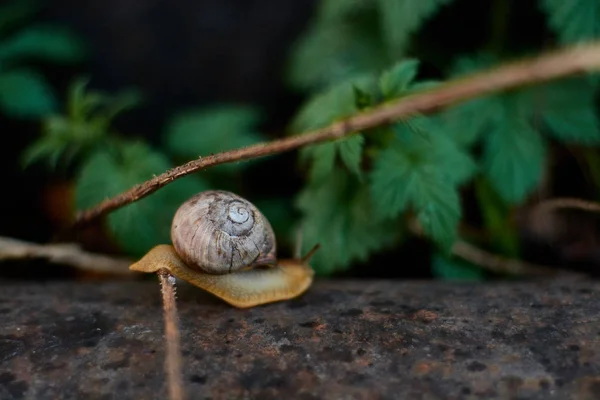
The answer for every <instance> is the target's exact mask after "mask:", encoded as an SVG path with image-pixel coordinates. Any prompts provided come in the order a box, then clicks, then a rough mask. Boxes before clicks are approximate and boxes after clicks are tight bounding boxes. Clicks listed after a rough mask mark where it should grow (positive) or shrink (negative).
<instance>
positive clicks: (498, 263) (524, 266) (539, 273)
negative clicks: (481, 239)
mask: <svg viewBox="0 0 600 400" xmlns="http://www.w3.org/2000/svg"><path fill="white" fill-rule="evenodd" d="M408 228H409V230H410V231H411V232H412V233H413V234H414V235H417V236H423V230H422V228H421V226H420V225H419V223H418V222H417V221H416V220H415V219H414V218H411V219H409V220H408ZM451 252H452V254H453V255H454V256H457V257H460V258H462V259H464V260H466V261H468V262H470V263H472V264H474V265H478V266H480V267H481V268H483V269H485V270H487V271H490V272H494V273H500V274H510V275H515V276H524V277H552V276H562V277H570V278H583V277H585V276H586V275H585V274H581V273H578V272H573V271H568V270H564V269H561V268H558V267H551V266H546V265H538V264H531V263H528V262H524V261H521V260H517V259H514V258H506V257H501V256H499V255H497V254H493V253H490V252H488V251H486V250H483V249H480V248H478V247H476V246H475V245H473V244H471V243H468V242H465V241H463V240H457V241H456V242H455V243H454V245H453V246H452V249H451Z"/></svg>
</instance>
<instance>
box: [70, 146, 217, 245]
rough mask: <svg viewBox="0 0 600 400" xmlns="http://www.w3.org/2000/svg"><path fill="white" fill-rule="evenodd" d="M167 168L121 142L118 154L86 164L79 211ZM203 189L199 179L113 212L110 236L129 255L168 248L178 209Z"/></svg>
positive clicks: (162, 160)
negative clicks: (158, 248) (159, 246)
mask: <svg viewBox="0 0 600 400" xmlns="http://www.w3.org/2000/svg"><path fill="white" fill-rule="evenodd" d="M170 167H171V165H170V163H169V162H168V160H167V158H166V157H165V156H164V155H163V154H161V153H159V152H156V151H153V150H152V149H150V148H149V147H148V146H146V145H145V144H142V143H124V144H122V145H121V147H120V149H119V153H118V154H114V153H110V152H108V151H103V150H101V151H98V152H96V153H95V154H94V155H92V156H91V157H90V158H88V159H87V161H86V163H85V164H84V165H83V167H82V168H81V171H80V173H79V175H78V178H77V185H76V191H75V192H76V193H75V198H76V205H77V208H79V209H82V208H88V207H91V206H92V205H94V204H97V203H98V202H100V201H102V200H104V199H106V198H107V197H110V196H114V195H117V194H118V193H121V192H123V191H125V190H127V189H130V188H131V187H132V186H134V185H136V184H139V183H141V182H143V181H144V180H146V179H149V178H151V177H152V176H153V175H156V174H159V173H162V172H164V171H166V170H167V169H169V168H170ZM189 178H191V179H189ZM207 188H208V186H207V185H206V184H205V183H204V182H203V181H201V180H200V179H199V178H198V177H186V178H184V179H179V180H177V181H175V182H173V183H171V184H169V185H168V186H166V187H164V188H162V189H161V190H159V191H157V192H156V193H154V194H152V195H151V196H148V197H146V198H144V199H141V200H139V201H137V202H135V203H133V204H130V205H128V206H126V207H123V208H121V209H119V210H116V211H115V212H113V213H111V214H110V215H109V216H108V226H109V228H110V232H111V233H112V235H113V236H114V238H115V239H116V241H117V242H118V244H119V245H120V246H121V247H122V248H123V249H124V251H126V252H127V253H128V254H131V255H132V256H140V255H142V254H144V253H145V252H147V251H148V250H149V249H150V248H151V247H153V246H155V245H157V244H161V243H169V242H170V237H169V231H170V228H171V219H172V217H173V214H174V213H175V211H176V209H177V207H179V205H180V204H181V203H182V202H183V201H185V200H186V199H188V198H189V197H190V196H192V195H193V194H195V193H197V192H199V191H202V190H206V189H207Z"/></svg>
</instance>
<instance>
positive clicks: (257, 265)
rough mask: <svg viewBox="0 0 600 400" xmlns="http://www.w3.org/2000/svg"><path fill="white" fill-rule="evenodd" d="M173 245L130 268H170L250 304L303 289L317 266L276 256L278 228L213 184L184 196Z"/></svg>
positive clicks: (219, 293)
mask: <svg viewBox="0 0 600 400" xmlns="http://www.w3.org/2000/svg"><path fill="white" fill-rule="evenodd" d="M171 240H172V241H173V245H167V244H160V245H157V246H155V247H153V248H152V249H150V251H148V253H147V254H146V255H144V256H143V257H142V258H141V259H140V260H139V261H137V262H136V263H134V264H132V265H131V266H130V267H129V269H131V270H133V271H139V272H146V273H152V272H157V271H159V270H163V269H164V270H167V271H168V272H169V273H171V274H173V275H175V276H176V277H178V278H180V279H183V280H185V281H187V282H189V283H191V284H192V285H195V286H197V287H199V288H201V289H204V290H206V291H207V292H209V293H212V294H214V295H215V296H217V297H219V298H221V299H222V300H224V301H226V302H227V303H229V304H231V305H233V306H235V307H239V308H248V307H254V306H257V305H262V304H266V303H272V302H276V301H281V300H287V299H291V298H294V297H297V296H299V295H300V294H302V293H304V292H305V291H306V290H307V289H308V288H309V287H310V285H311V284H312V281H313V277H314V271H313V269H312V268H311V267H310V266H309V265H308V260H309V259H310V257H311V256H312V254H313V253H314V250H316V248H317V247H318V246H316V247H315V248H314V250H313V251H311V252H309V254H308V255H306V256H305V257H303V258H301V259H286V260H277V258H276V247H277V246H276V242H275V235H274V233H273V228H272V227H271V224H270V223H269V221H267V219H266V218H265V216H264V215H263V214H262V213H261V212H260V211H259V210H258V209H257V208H256V207H255V206H254V205H253V204H252V203H250V202H249V201H247V200H245V199H244V198H242V197H240V196H238V195H236V194H234V193H230V192H226V191H220V190H209V191H205V192H201V193H198V194H197V195H195V196H193V197H192V198H190V199H189V200H187V201H186V202H184V203H183V204H182V205H181V206H180V207H179V209H178V210H177V211H176V212H175V216H174V217H173V222H172V224H171Z"/></svg>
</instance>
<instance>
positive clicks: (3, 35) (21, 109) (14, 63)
mask: <svg viewBox="0 0 600 400" xmlns="http://www.w3.org/2000/svg"><path fill="white" fill-rule="evenodd" d="M37 10H38V4H37V2H34V1H30V0H23V1H22V0H18V1H17V0H14V1H12V2H10V3H7V4H4V5H2V6H0V112H2V113H4V114H5V115H7V116H9V117H14V118H38V117H41V116H45V115H48V114H50V113H52V112H53V111H55V110H56V107H57V105H58V103H57V99H56V96H55V94H54V91H53V89H52V88H51V87H50V85H49V84H48V82H47V80H46V79H45V77H44V76H43V75H42V74H41V73H40V72H39V71H38V70H36V69H35V68H33V67H31V66H30V65H29V64H30V63H32V62H48V63H54V64H67V63H76V62H79V61H81V60H83V58H84V57H85V55H86V51H85V47H84V44H83V42H82V41H81V39H79V37H77V36H76V35H74V34H73V33H72V32H71V31H69V30H68V29H65V28H63V27H62V26H57V25H54V24H42V23H35V22H31V21H32V18H33V17H34V16H35V13H36V12H37Z"/></svg>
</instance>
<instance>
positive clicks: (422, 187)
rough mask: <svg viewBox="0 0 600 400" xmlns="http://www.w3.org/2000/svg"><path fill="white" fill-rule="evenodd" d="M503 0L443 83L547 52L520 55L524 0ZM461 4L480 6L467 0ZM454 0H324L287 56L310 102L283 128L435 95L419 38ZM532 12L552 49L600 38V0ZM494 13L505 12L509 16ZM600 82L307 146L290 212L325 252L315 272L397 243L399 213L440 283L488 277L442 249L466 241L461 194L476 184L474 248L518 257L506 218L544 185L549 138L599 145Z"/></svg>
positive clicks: (563, 84)
mask: <svg viewBox="0 0 600 400" xmlns="http://www.w3.org/2000/svg"><path fill="white" fill-rule="evenodd" d="M502 1H503V0H499V1H496V2H491V7H490V16H489V18H490V19H491V20H493V21H494V23H495V26H494V27H493V28H491V29H490V32H486V34H487V35H488V36H489V37H488V39H487V43H486V45H485V46H482V47H481V48H477V49H473V50H472V52H471V53H463V52H455V53H456V56H455V57H454V59H452V60H448V63H447V67H446V68H445V69H444V70H442V71H440V73H441V75H442V77H441V78H442V80H445V79H451V78H456V77H460V76H463V75H466V74H469V73H472V72H475V71H478V70H481V69H484V68H489V67H492V66H494V65H497V64H499V63H502V62H504V61H508V60H511V59H513V58H514V57H518V56H521V55H522V54H523V53H527V52H529V53H530V54H536V53H539V52H540V51H543V50H544V49H542V48H536V47H531V48H528V49H525V50H524V49H523V46H522V45H521V43H517V44H515V43H512V42H511V41H510V40H509V39H508V38H509V37H511V36H510V35H508V31H509V30H510V29H511V28H510V26H511V25H510V24H511V19H510V16H511V15H514V13H513V14H511V13H510V11H511V9H512V10H514V9H516V8H519V7H526V5H522V4H521V3H519V2H516V1H512V2H503V3H502V4H501V6H502V7H496V5H498V4H497V3H499V2H502ZM469 2H471V3H475V0H462V3H469ZM456 3H459V0H425V1H414V0H366V1H355V0H323V1H321V2H320V3H319V5H318V10H317V12H316V14H315V16H314V18H313V21H312V23H311V24H310V26H309V27H308V28H307V30H306V31H305V33H304V35H303V36H301V37H300V38H299V40H298V41H297V43H296V46H295V48H294V49H293V52H292V54H291V56H290V63H289V65H288V70H287V78H288V82H289V83H290V85H291V86H292V87H293V88H295V89H296V90H298V91H300V92H302V93H304V94H305V95H306V97H307V100H306V103H305V104H304V105H303V106H302V107H301V109H300V110H299V111H298V113H297V115H296V118H295V119H294V121H293V122H292V124H291V129H290V133H292V134H297V133H301V132H304V131H308V130H312V129H316V128H319V127H323V126H326V125H329V124H331V123H333V122H335V121H337V120H340V119H343V118H345V117H347V116H349V115H352V114H356V113H358V112H360V111H361V110H363V109H368V108H370V107H374V106H376V105H379V104H383V103H385V102H387V101H390V100H393V99H398V98H401V97H404V96H407V95H409V94H411V93H414V92H416V91H420V90H427V89H429V88H432V87H435V85H436V84H438V82H436V81H428V80H423V79H420V78H419V77H420V76H421V75H426V74H424V73H421V71H420V67H421V64H422V62H421V60H420V57H421V54H423V56H425V55H426V54H428V53H427V51H428V50H427V39H429V40H434V41H435V38H433V39H431V37H428V38H420V37H419V34H420V32H421V31H422V30H423V29H424V26H425V25H426V24H429V23H434V22H432V21H433V20H434V19H435V17H436V16H437V15H438V14H439V13H441V12H442V11H446V10H448V9H449V8H452V7H455V6H457V4H456ZM463 5H464V4H463ZM537 6H538V7H537V12H539V13H540V14H541V15H542V18H545V20H546V23H547V32H546V33H545V35H546V36H545V37H544V38H543V40H545V41H546V42H550V41H551V40H552V39H553V38H555V42H554V44H555V45H559V44H560V45H567V44H575V43H578V42H581V41H585V40H588V39H592V38H597V37H599V36H600V29H598V27H599V26H600V25H598V24H599V23H598V20H597V18H595V15H596V14H597V12H598V11H599V10H600V0H567V1H555V0H538V3H537ZM500 11H507V12H508V14H507V17H506V18H504V17H503V16H502V15H499V14H498V12H500ZM495 13H496V14H495ZM498 21H500V22H501V23H500V24H498V23H497V22H498ZM474 34H479V32H478V33H474ZM417 38H418V39H419V46H418V47H415V46H413V43H414V41H415V39H417ZM551 44H552V43H551ZM457 47H458V46H457ZM432 48H435V46H433V47H432ZM436 79H439V78H436ZM596 82H597V77H595V76H585V77H578V78H570V79H561V80H558V81H554V82H550V83H547V84H543V85H535V86H527V87H523V88H520V89H518V90H511V91H508V92H505V93H502V94H498V95H493V96H485V97H480V98H477V99H473V100H470V101H468V102H464V103H462V104H460V105H457V106H454V107H451V108H448V109H446V110H444V111H442V112H440V113H437V114H433V115H430V116H422V115H418V116H415V117H413V118H410V119H407V120H403V121H400V122H398V123H394V124H391V125H390V126H387V127H379V128H376V129H372V130H371V131H370V132H356V133H355V134H354V135H353V136H351V137H349V138H347V139H344V140H336V141H331V142H328V143H324V144H319V145H314V146H310V147H308V148H305V149H303V150H302V151H301V152H300V159H299V161H300V165H301V166H302V167H303V168H304V169H305V171H306V179H307V182H306V186H305V187H304V189H303V190H302V191H301V192H300V193H299V194H298V196H297V207H298V209H299V210H300V211H301V212H302V220H301V224H302V227H303V231H304V240H303V244H304V251H306V250H307V249H309V248H310V247H311V246H312V245H314V244H315V243H316V242H320V243H322V244H323V248H324V250H323V251H321V252H319V253H317V254H316V255H315V258H314V266H315V268H316V269H317V272H318V273H321V274H331V273H333V272H335V271H340V270H345V269H348V268H350V267H351V266H352V265H354V264H355V263H356V262H361V261H364V260H367V259H368V258H369V257H370V256H371V255H373V254H374V253H376V252H378V251H380V250H383V249H385V248H389V247H391V246H399V245H400V244H402V243H403V240H404V238H405V235H404V234H403V233H404V231H405V226H406V222H407V220H406V218H415V219H416V220H417V221H418V222H419V223H420V225H421V226H422V227H423V229H424V232H425V234H426V236H427V237H428V238H429V239H430V240H431V241H432V243H433V244H434V246H435V248H434V256H433V259H432V266H431V270H432V273H433V274H434V276H437V277H439V278H440V279H475V280H481V279H485V274H484V273H483V272H482V271H481V270H479V269H478V268H477V266H473V265H469V264H468V263H466V262H464V261H461V260H458V259H455V258H454V257H452V256H451V255H450V249H451V248H452V245H453V244H454V243H455V241H457V240H459V239H461V240H473V238H472V237H469V238H465V237H462V235H461V233H460V232H461V231H460V229H459V227H460V223H461V222H462V219H463V213H462V205H461V203H462V199H463V194H464V193H465V192H466V191H465V189H468V188H470V187H473V188H474V189H475V190H474V193H475V198H476V200H477V201H478V203H479V208H480V212H481V219H482V221H483V228H484V230H485V232H486V240H483V239H482V240H480V241H479V242H478V243H477V245H483V246H485V247H487V248H490V249H493V250H494V251H497V252H499V253H500V254H503V255H505V256H510V257H519V256H520V255H521V254H520V251H521V249H520V247H519V240H518V231H517V229H516V227H515V226H514V225H513V223H512V222H511V218H510V215H511V213H512V212H513V210H514V209H515V207H519V206H521V205H523V204H524V203H525V202H526V201H527V200H528V199H529V197H530V196H531V195H533V194H534V193H535V191H536V189H537V188H538V187H539V185H540V183H541V180H542V176H543V174H544V173H545V170H546V163H547V153H548V150H547V149H548V147H549V144H550V142H556V143H559V144H562V145H565V146H569V145H578V146H586V147H588V148H590V149H592V148H594V147H596V146H597V145H598V144H600V129H599V128H600V125H599V120H598V110H597V105H596V103H595V99H596V97H595V96H596V89H597V83H596ZM367 133H368V134H367ZM348 153H350V154H351V157H349V154H348ZM589 154H594V153H593V152H591V151H590V153H589ZM588 159H590V160H596V159H597V157H588ZM349 182H351V184H350V183H349ZM597 183H600V182H597ZM365 193H368V196H367V197H364V194H365ZM357 199H360V201H361V202H360V206H356V202H357V201H358V200H357ZM355 207H358V208H359V209H360V214H359V215H356V214H355V213H356V208H355Z"/></svg>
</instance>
